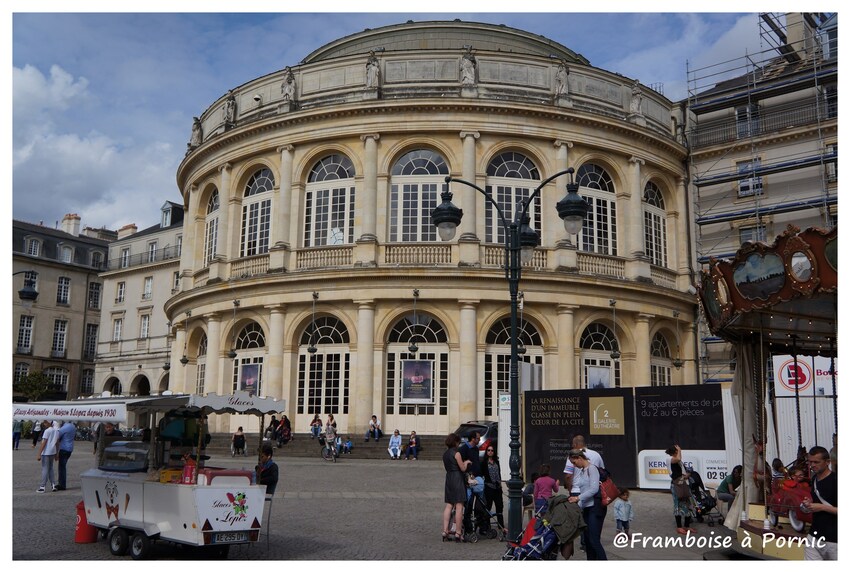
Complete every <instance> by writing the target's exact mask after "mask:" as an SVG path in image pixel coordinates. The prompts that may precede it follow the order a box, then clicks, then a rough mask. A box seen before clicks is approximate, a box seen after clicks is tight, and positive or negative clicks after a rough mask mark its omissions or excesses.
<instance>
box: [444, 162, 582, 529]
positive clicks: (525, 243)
mask: <svg viewBox="0 0 850 573" xmlns="http://www.w3.org/2000/svg"><path fill="white" fill-rule="evenodd" d="M574 172H575V170H574V169H573V168H572V167H570V168H569V169H565V170H563V171H559V172H558V173H555V174H554V175H552V176H551V177H549V178H547V179H545V180H544V181H543V182H542V183H540V185H538V186H537V188H535V189H534V191H533V192H532V193H531V195H529V196H528V198H527V199H524V200H523V201H522V202H521V203H520V205H519V208H518V209H517V211H516V214H515V216H514V219H513V221H508V219H507V217H506V216H505V213H504V211H502V208H501V207H500V206H499V204H498V203H497V202H496V200H495V199H494V198H493V197H492V195H490V193H488V192H487V191H485V190H484V189H482V188H481V187H478V186H477V185H475V184H474V183H470V182H469V181H464V180H463V179H455V178H453V177H451V176H449V177H446V183H447V185H446V190H445V191H443V193H442V194H441V196H440V197H441V198H442V200H443V202H442V203H441V204H440V205H438V206H437V207H435V208H434V209H433V210H432V211H431V221H432V222H433V223H434V225H435V226H436V227H437V232H438V234H439V235H440V238H441V239H442V240H444V241H451V240H452V239H453V238H454V236H455V232H456V231H457V226H458V225H459V224H460V220H461V218H462V217H463V211H462V210H460V209H459V208H457V207H456V206H455V205H454V204H453V203H452V193H451V192H450V191H449V190H448V183H451V182H453V181H454V182H457V183H460V184H462V185H466V186H467V187H472V188H473V189H475V190H476V191H478V192H479V193H481V194H482V195H484V197H485V199H487V201H489V202H490V204H492V205H493V207H494V208H495V210H496V212H497V213H498V215H499V222H500V223H501V225H502V228H503V229H504V231H505V278H506V279H507V280H508V287H509V291H510V296H511V361H510V390H511V425H510V449H511V455H510V469H511V477H510V479H509V480H508V535H509V536H510V538H511V539H518V538H519V535H520V532H521V529H522V486H523V483H522V479H521V478H520V462H519V450H520V442H519V437H520V436H519V354H520V350H519V332H518V330H519V329H518V321H517V309H518V304H517V295H518V293H519V280H520V277H521V275H522V264H523V263H525V262H528V261H530V260H531V258H532V257H533V256H534V248H535V247H537V246H538V245H539V244H540V235H539V234H538V233H537V232H536V231H535V230H534V229H532V228H531V227H530V226H529V224H528V223H529V221H530V219H529V216H528V207H529V205H531V202H532V201H533V200H534V198H535V197H536V196H537V195H538V194H539V193H540V190H541V189H542V188H543V187H544V186H545V185H546V184H547V183H549V182H550V181H552V180H553V179H555V178H556V177H560V176H561V175H564V174H569V176H570V182H569V183H568V184H567V194H566V195H565V196H564V198H563V199H561V200H560V201H558V203H557V205H556V206H555V208H556V209H557V211H558V216H559V217H560V218H561V220H562V221H563V222H564V228H565V229H566V231H567V232H568V233H569V234H571V235H575V234H577V233H578V232H579V231H581V228H582V225H583V222H584V216H585V214H586V213H587V209H588V205H587V202H586V201H585V200H584V199H582V198H581V197H580V196H579V194H578V183H574V182H573V173H574Z"/></svg>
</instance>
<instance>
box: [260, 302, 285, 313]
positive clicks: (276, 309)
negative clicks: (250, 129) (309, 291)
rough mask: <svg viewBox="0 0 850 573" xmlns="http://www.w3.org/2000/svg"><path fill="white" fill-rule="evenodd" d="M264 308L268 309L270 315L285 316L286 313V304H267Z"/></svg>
mask: <svg viewBox="0 0 850 573" xmlns="http://www.w3.org/2000/svg"><path fill="white" fill-rule="evenodd" d="M263 308H265V309H268V311H269V313H270V314H285V313H286V305H285V304H282V303H280V304H265V305H263Z"/></svg>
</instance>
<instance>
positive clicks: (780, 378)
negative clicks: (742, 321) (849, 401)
mask: <svg viewBox="0 0 850 573" xmlns="http://www.w3.org/2000/svg"><path fill="white" fill-rule="evenodd" d="M835 370H836V374H835V379H836V386H837V385H838V359H837V358H836V359H835ZM773 382H774V387H775V389H776V396H777V397H782V396H794V393H795V390H794V387H795V386H797V387H798V388H799V393H800V396H832V369H831V360H830V359H829V358H827V357H824V356H797V362H796V365H795V363H794V357H793V356H791V355H787V354H786V355H779V356H774V357H773Z"/></svg>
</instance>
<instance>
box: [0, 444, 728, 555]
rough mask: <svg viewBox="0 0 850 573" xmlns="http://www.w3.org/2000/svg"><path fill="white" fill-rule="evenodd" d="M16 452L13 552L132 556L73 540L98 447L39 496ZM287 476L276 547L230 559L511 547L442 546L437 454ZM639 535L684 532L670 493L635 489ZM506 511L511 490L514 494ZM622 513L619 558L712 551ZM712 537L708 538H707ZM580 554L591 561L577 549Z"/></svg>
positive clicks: (30, 461)
mask: <svg viewBox="0 0 850 573" xmlns="http://www.w3.org/2000/svg"><path fill="white" fill-rule="evenodd" d="M21 448H22V449H20V450H18V451H15V452H13V456H11V461H12V462H13V475H12V487H13V499H12V508H13V524H12V532H13V536H12V558H13V559H15V560H19V559H36V560H69V559H77V560H130V557H129V556H127V557H113V556H112V555H110V553H109V549H108V547H107V545H106V543H105V542H104V541H99V542H98V543H92V544H77V543H74V522H75V517H76V505H77V503H78V502H79V501H80V500H81V499H82V492H81V489H80V480H79V475H80V473H81V472H83V471H85V470H87V469H89V468H90V467H91V466H92V464H93V456H92V454H91V444H89V443H87V442H78V446H77V449H76V451H75V453H74V454H73V455H72V456H71V459H70V462H69V479H68V487H69V489H68V490H66V491H63V492H55V493H43V494H39V493H36V491H35V490H36V488H37V487H38V479H39V476H40V465H39V464H38V462H37V461H36V459H35V453H34V451H33V450H32V449H30V447H29V443H26V445H24V444H23V443H22V446H21ZM277 462H278V464H279V466H280V469H281V479H282V482H281V483H280V484H279V485H278V488H277V493H276V494H275V500H274V503H273V511H272V518H271V525H272V533H271V538H270V541H271V543H270V546H269V548H268V549H267V548H266V542H265V541H264V540H262V541H261V542H259V543H256V544H254V545H250V546H249V545H243V546H237V547H233V549H232V550H231V552H230V557H229V558H230V559H244V560H264V559H274V560H469V559H475V560H498V559H500V558H501V556H502V554H503V553H504V550H505V544H504V543H502V542H499V541H497V540H495V539H494V540H481V541H479V542H478V543H463V544H458V543H442V542H441V539H440V529H441V519H442V510H443V507H444V504H443V484H444V479H445V472H444V470H443V468H442V462H439V461H430V460H418V461H415V462H414V461H410V462H406V461H391V460H354V459H349V458H345V457H344V456H343V458H342V459H340V460H339V462H338V463H330V462H325V461H324V460H322V459H321V458H320V457H319V456H318V455H317V456H316V457H315V458H289V457H278V459H277ZM208 465H216V466H219V467H235V468H240V467H243V466H245V467H251V466H252V465H253V464H252V462H251V460H250V458H235V459H233V458H229V457H225V458H213V459H212V460H210V461H209V462H208ZM631 500H632V503H633V505H634V507H635V514H636V519H635V521H634V525H633V532H641V533H642V534H644V535H647V536H663V537H666V538H670V539H675V538H676V537H677V536H676V534H675V525H674V521H673V517H672V502H671V499H670V494H669V493H667V492H651V491H634V492H633V493H632V497H631ZM505 512H507V497H506V498H505ZM695 527H696V528H697V530H698V534H697V537H702V538H712V539H713V538H717V537H718V536H719V535H720V536H722V537H725V536H727V535H729V534H730V532H729V531H728V530H726V529H724V528H722V526H714V527H708V526H707V525H706V524H696V525H695ZM614 534H615V519H614V516H613V510H612V511H610V512H609V515H608V517H607V518H606V520H605V528H604V531H603V535H602V540H603V544H604V547H605V550H606V552H607V553H608V557H609V559H611V560H622V559H677V560H699V559H702V558H703V553H705V551H706V549H704V548H703V549H699V548H696V547H693V548H690V549H688V548H668V549H652V548H651V547H646V548H642V547H627V548H617V547H614V545H613V539H614ZM703 543H704V542H703ZM576 553H577V555H576V556H575V557H573V559H574V560H576V559H578V560H583V559H584V553H583V552H581V551H579V550H578V544H576ZM207 557H208V556H207V554H206V553H204V552H202V551H201V550H199V549H197V548H194V549H186V548H182V547H178V546H176V545H173V544H170V543H156V544H154V551H153V554H152V558H154V559H205V558H207Z"/></svg>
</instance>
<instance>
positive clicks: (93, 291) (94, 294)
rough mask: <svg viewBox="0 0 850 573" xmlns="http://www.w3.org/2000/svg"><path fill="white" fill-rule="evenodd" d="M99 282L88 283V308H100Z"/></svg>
mask: <svg viewBox="0 0 850 573" xmlns="http://www.w3.org/2000/svg"><path fill="white" fill-rule="evenodd" d="M100 289H101V284H100V283H89V308H91V309H94V310H98V309H99V308H100Z"/></svg>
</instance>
